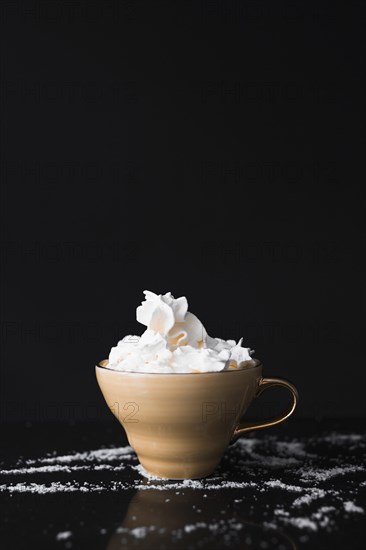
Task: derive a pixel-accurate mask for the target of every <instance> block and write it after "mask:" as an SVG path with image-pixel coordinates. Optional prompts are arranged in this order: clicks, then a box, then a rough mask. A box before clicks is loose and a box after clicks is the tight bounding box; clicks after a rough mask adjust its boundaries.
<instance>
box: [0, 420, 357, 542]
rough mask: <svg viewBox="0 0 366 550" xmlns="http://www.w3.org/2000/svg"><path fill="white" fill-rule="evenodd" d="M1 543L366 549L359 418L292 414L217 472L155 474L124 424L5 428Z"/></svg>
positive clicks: (239, 447)
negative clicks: (175, 476)
mask: <svg viewBox="0 0 366 550" xmlns="http://www.w3.org/2000/svg"><path fill="white" fill-rule="evenodd" d="M2 428H3V430H2V432H3V446H2V450H3V455H2V464H1V477H2V480H1V485H0V488H1V491H0V498H1V510H2V514H1V523H2V535H1V540H2V541H3V545H2V547H3V548H6V549H7V550H8V549H9V550H10V549H15V550H18V549H23V548H24V549H26V548H27V549H38V550H42V549H52V548H59V549H66V548H70V549H78V548H81V549H84V548H85V549H93V550H98V549H101V550H102V549H103V550H117V549H121V548H153V549H155V548H157V549H158V548H159V549H161V550H163V549H170V548H184V549H195V548H197V549H198V548H226V547H227V548H245V549H248V550H249V549H257V548H258V549H261V548H263V549H266V548H267V549H270V548H273V549H279V550H287V549H295V548H299V549H300V548H305V549H306V548H309V549H310V548H311V549H314V548H315V549H316V548H319V549H327V548H332V549H336V548H342V549H344V548H352V549H357V548H363V547H364V544H365V524H366V514H365V512H366V481H365V480H366V475H365V470H366V467H365V456H366V432H365V429H364V424H363V423H362V421H360V420H358V421H357V420H353V421H334V422H330V421H327V422H306V421H300V420H296V419H294V420H291V421H290V422H287V423H286V424H284V425H283V426H279V427H278V428H271V429H268V430H265V431H264V430H263V431H261V432H260V431H258V432H257V433H253V434H251V435H248V436H246V437H245V438H243V439H241V440H240V441H239V442H237V443H236V444H235V445H233V446H231V447H229V448H228V450H227V452H226V453H225V455H224V458H223V460H222V462H221V464H220V466H219V468H218V469H217V470H216V472H215V473H214V474H213V475H212V476H210V477H209V478H206V479H203V480H195V481H190V480H189V481H171V480H160V479H152V478H151V477H147V476H146V472H144V471H143V470H142V469H141V467H140V466H139V463H138V460H137V457H136V455H135V454H134V452H133V450H132V449H131V448H130V447H129V446H128V442H127V440H126V438H125V436H124V432H123V430H122V429H121V428H120V426H119V425H118V424H117V423H116V422H115V421H114V419H111V422H110V423H105V424H104V423H80V424H72V423H63V424H62V423H57V424H56V423H55V424H38V425H37V424H34V425H28V426H23V425H16V424H14V425H10V424H8V425H3V426H2Z"/></svg>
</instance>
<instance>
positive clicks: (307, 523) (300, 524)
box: [282, 517, 318, 531]
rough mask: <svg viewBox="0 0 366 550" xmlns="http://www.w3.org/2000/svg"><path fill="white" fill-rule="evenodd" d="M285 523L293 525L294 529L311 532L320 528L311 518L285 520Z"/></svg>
mask: <svg viewBox="0 0 366 550" xmlns="http://www.w3.org/2000/svg"><path fill="white" fill-rule="evenodd" d="M282 521H283V523H284V524H285V525H292V526H293V527H297V528H298V529H308V530H309V531H317V530H318V526H317V524H316V523H315V521H313V520H311V519H309V518H304V517H300V518H287V517H286V518H283V519H282Z"/></svg>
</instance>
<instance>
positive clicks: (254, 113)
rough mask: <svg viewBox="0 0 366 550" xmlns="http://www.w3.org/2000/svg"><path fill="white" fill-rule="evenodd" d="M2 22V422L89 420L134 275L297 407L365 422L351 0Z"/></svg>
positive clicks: (357, 41)
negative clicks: (255, 366) (255, 365)
mask: <svg viewBox="0 0 366 550" xmlns="http://www.w3.org/2000/svg"><path fill="white" fill-rule="evenodd" d="M1 16H2V40H3V50H2V51H3V54H2V104H1V107H2V120H3V122H2V149H1V150H2V157H1V160H2V164H1V166H2V174H1V175H2V177H1V193H2V198H3V200H2V214H1V225H2V246H1V259H2V277H1V284H2V286H1V289H2V323H1V344H2V368H1V382H2V384H1V391H2V395H1V396H2V410H1V418H2V419H3V420H5V421H7V420H10V421H13V420H52V419H63V418H75V419H77V420H78V419H81V420H83V419H88V418H102V417H103V415H104V414H106V413H105V411H104V405H103V402H102V398H101V396H100V394H99V390H98V388H97V385H96V382H95V378H94V372H93V365H94V364H95V361H97V360H100V359H102V358H104V357H106V356H107V355H108V352H109V349H110V347H111V346H112V345H114V344H115V343H116V342H117V340H118V339H119V338H121V337H122V336H123V335H125V334H126V333H140V332H141V329H140V328H139V326H138V324H137V322H136V321H135V307H136V306H137V305H138V303H139V302H140V301H141V300H142V299H143V295H142V291H143V290H144V289H150V290H153V291H155V292H158V293H160V292H166V291H168V290H170V291H171V292H173V294H174V295H176V296H179V295H186V296H187V297H188V300H189V303H190V309H191V310H192V311H193V312H195V313H196V314H197V315H198V317H199V318H200V319H201V320H202V321H203V322H204V324H205V325H206V328H207V330H208V332H209V334H211V335H213V336H221V337H224V338H235V339H238V338H239V337H241V336H244V344H245V345H248V346H250V347H252V348H255V350H256V356H257V357H260V358H261V359H262V360H263V363H264V369H265V372H266V373H267V374H277V375H281V376H285V377H288V378H290V379H291V380H292V381H294V382H295V383H296V384H297V386H298V388H299V391H300V393H301V405H300V407H299V412H298V414H299V415H300V416H311V417H315V418H323V417H326V416H333V417H334V416H338V417H340V416H356V415H363V414H364V413H365V406H364V391H365V368H364V362H363V359H364V357H363V355H364V353H363V352H364V348H363V347H362V345H361V340H362V335H363V332H362V321H363V319H364V317H363V315H364V290H363V289H364V287H363V279H362V261H363V253H362V244H363V240H362V233H361V232H362V229H363V224H362V201H361V190H362V184H363V176H364V168H363V167H364V164H363V148H364V122H365V120H364V114H365V112H364V107H365V104H364V83H365V76H364V49H363V38H362V32H363V26H364V17H363V13H362V3H360V2H357V1H354V2H342V3H337V2H333V1H332V2H331V1H329V2H315V1H314V2H307V1H306V2H305V1H299V2H282V1H281V2H271V1H268V2H264V1H261V0H259V1H255V2H254V1H253V2H245V1H241V2H240V1H235V0H227V1H224V0H213V1H211V0H196V1H189V0H185V1H183V0H182V1H179V2H176V1H168V0H166V1H165V0H164V1H162V0H158V1H156V2H155V1H146V2H142V1H139V0H137V1H132V0H131V1H117V0H115V1H109V0H107V1H105V2H100V3H96V2H81V1H80V2H59V3H58V2H53V1H51V2H46V1H44V2H22V1H16V2H13V1H12V2H10V1H7V2H3V3H2V12H1ZM267 401H268V400H267Z"/></svg>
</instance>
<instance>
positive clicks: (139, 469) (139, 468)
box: [131, 464, 162, 480]
mask: <svg viewBox="0 0 366 550" xmlns="http://www.w3.org/2000/svg"><path fill="white" fill-rule="evenodd" d="M131 468H132V469H133V470H136V472H138V473H139V474H140V475H142V476H143V477H146V478H147V479H150V480H161V479H162V478H161V477H159V476H154V475H153V474H150V472H148V471H147V470H145V468H144V467H143V466H142V464H137V465H136V466H131Z"/></svg>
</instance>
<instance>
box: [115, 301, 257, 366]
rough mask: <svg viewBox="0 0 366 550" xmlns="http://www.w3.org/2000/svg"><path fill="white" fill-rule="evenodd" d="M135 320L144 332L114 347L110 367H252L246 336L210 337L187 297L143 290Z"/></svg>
mask: <svg viewBox="0 0 366 550" xmlns="http://www.w3.org/2000/svg"><path fill="white" fill-rule="evenodd" d="M144 294H145V300H144V301H143V302H142V304H141V305H140V306H138V308H137V310H136V319H137V321H138V322H139V323H141V324H143V325H145V326H146V327H147V328H146V330H145V332H144V333H143V334H142V335H141V336H134V335H128V336H125V337H124V338H123V339H122V340H120V341H119V342H118V344H117V346H115V347H113V348H112V349H111V352H110V354H109V360H108V363H109V364H108V367H109V368H111V369H115V370H120V371H129V372H155V373H182V372H183V373H188V372H215V371H222V370H233V369H238V368H245V367H248V366H252V365H253V364H254V360H253V359H252V358H251V354H252V353H254V352H253V351H251V350H250V348H244V347H242V340H243V339H242V338H241V339H240V340H239V342H238V343H236V342H235V340H223V339H221V338H212V337H211V336H209V335H208V334H207V332H206V329H205V328H204V326H203V325H202V323H201V321H200V320H199V319H198V318H197V317H196V316H195V315H194V314H193V313H191V312H189V311H188V302H187V299H186V298H185V297H184V296H182V297H181V298H177V299H176V298H174V296H173V295H172V294H171V293H170V292H167V293H166V294H163V295H162V294H159V295H158V294H154V292H150V291H149V290H145V291H144Z"/></svg>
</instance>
